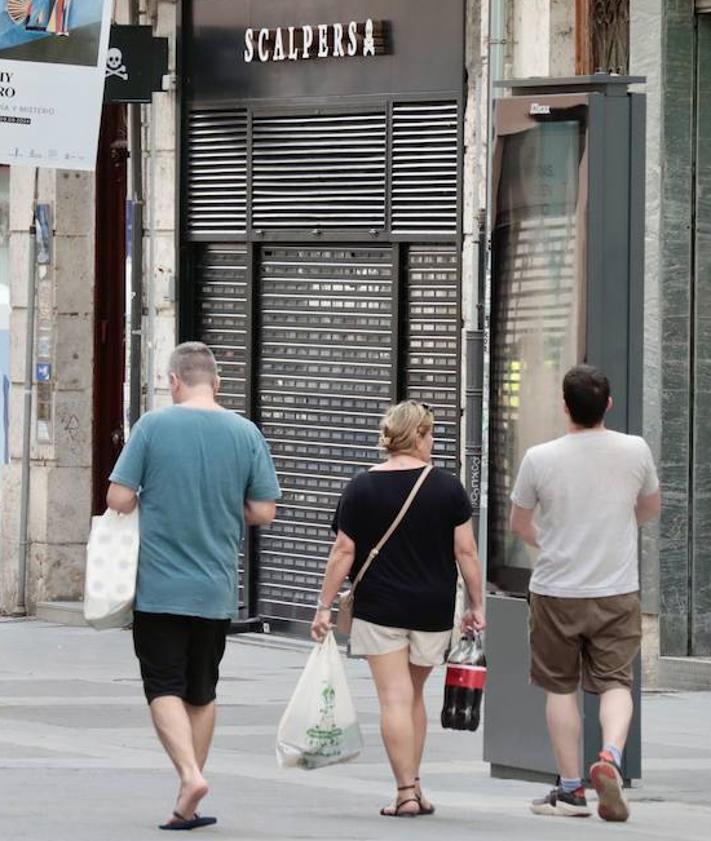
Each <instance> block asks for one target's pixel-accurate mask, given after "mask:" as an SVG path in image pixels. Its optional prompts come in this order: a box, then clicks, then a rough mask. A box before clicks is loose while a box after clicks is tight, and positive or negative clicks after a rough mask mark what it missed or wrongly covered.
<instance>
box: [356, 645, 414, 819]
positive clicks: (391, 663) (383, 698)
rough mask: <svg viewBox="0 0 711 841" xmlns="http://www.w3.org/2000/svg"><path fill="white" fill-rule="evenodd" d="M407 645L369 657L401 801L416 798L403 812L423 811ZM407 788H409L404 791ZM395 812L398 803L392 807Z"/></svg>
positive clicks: (384, 734)
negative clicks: (418, 797)
mask: <svg viewBox="0 0 711 841" xmlns="http://www.w3.org/2000/svg"><path fill="white" fill-rule="evenodd" d="M409 654H410V649H409V647H408V646H405V647H404V648H401V649H400V650H399V651H393V652H391V653H389V654H378V655H373V656H370V657H368V665H369V666H370V670H371V672H372V674H373V679H374V681H375V687H376V689H377V691H378V700H379V701H380V727H381V732H382V734H383V743H384V745H385V750H386V751H387V754H388V759H389V760H390V767H391V768H392V771H393V775H394V777H395V784H396V786H397V787H398V788H399V789H401V790H400V791H399V792H397V794H396V803H397V802H398V801H400V802H402V801H403V800H408V799H410V798H412V799H413V801H412V802H411V803H405V804H404V805H403V806H402V808H401V809H400V810H399V811H400V812H412V813H414V814H417V813H418V812H419V811H420V807H419V804H418V803H417V801H416V799H415V789H414V781H415V777H416V776H417V764H418V755H417V750H418V747H417V734H416V729H415V722H414V718H413V703H414V698H415V690H414V687H413V684H412V676H411V674H410V664H409ZM405 787H407V788H405ZM391 808H392V810H393V811H394V808H395V804H393V807H391Z"/></svg>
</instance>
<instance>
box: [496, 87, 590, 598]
mask: <svg viewBox="0 0 711 841" xmlns="http://www.w3.org/2000/svg"><path fill="white" fill-rule="evenodd" d="M501 105H503V106H504V109H505V108H506V107H508V108H509V110H510V113H511V116H512V119H511V120H510V122H509V124H508V125H507V120H506V111H505V110H504V113H503V114H502V113H498V114H497V134H498V136H497V141H496V153H495V165H494V179H495V180H494V186H495V193H494V196H495V215H494V220H493V239H492V247H493V255H492V297H491V352H490V358H491V367H490V375H491V376H490V396H489V486H488V500H489V502H488V508H489V528H488V533H489V552H488V558H489V562H488V568H489V577H490V579H491V580H492V581H493V582H494V583H495V584H496V585H498V586H499V587H500V588H501V589H503V590H506V591H508V592H513V593H516V592H518V593H523V592H525V591H527V589H528V581H529V578H530V570H531V569H532V567H533V563H534V561H535V553H534V551H533V550H532V549H530V548H529V547H527V546H526V545H525V544H524V543H523V541H521V540H520V539H519V538H516V537H514V536H513V535H512V534H511V533H510V530H509V511H510V495H511V491H512V489H513V484H514V482H515V479H516V474H517V471H518V467H519V465H520V463H521V459H522V458H523V455H524V453H525V451H526V449H527V448H528V447H531V446H533V445H534V444H539V443H542V442H543V441H547V440H550V439H551V438H555V437H557V436H559V435H561V434H563V433H564V432H565V416H564V414H563V410H562V393H561V382H562V378H563V375H564V374H565V372H566V371H567V369H568V368H569V367H571V366H572V365H574V364H576V363H577V362H579V361H580V360H581V359H582V358H583V355H584V323H585V298H584V255H585V238H586V237H585V217H586V213H585V204H586V198H587V181H586V178H585V174H584V171H585V166H584V165H583V164H584V163H585V160H586V152H585V142H586V131H585V120H584V112H585V109H584V108H582V109H581V108H580V107H578V108H575V109H556V110H555V111H553V113H552V114H548V113H547V114H546V115H545V116H543V115H541V116H537V117H535V118H533V117H531V116H530V113H532V112H533V108H530V106H528V105H527V103H525V102H524V103H521V102H516V101H515V100H514V101H511V102H503V103H501ZM529 108H530V111H529V110H528V109H529ZM581 112H582V113H581Z"/></svg>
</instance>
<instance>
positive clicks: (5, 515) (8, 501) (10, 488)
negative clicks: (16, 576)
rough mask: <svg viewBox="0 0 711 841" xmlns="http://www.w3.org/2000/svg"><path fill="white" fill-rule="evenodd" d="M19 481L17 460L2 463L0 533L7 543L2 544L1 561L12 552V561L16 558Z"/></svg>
mask: <svg viewBox="0 0 711 841" xmlns="http://www.w3.org/2000/svg"><path fill="white" fill-rule="evenodd" d="M20 482H21V469H20V463H19V462H17V461H13V462H10V464H5V465H3V468H2V517H1V518H0V523H1V526H0V533H2V537H3V541H5V543H6V544H7V545H4V546H3V555H2V559H3V561H4V560H5V559H6V558H7V557H8V555H7V553H8V552H9V553H10V554H12V556H13V558H14V560H12V561H11V562H12V563H14V562H15V561H16V559H17V544H18V540H19V534H20Z"/></svg>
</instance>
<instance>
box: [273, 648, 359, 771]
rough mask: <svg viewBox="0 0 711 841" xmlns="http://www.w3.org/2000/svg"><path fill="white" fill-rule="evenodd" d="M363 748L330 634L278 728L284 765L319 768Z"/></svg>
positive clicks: (351, 756) (310, 663)
mask: <svg viewBox="0 0 711 841" xmlns="http://www.w3.org/2000/svg"><path fill="white" fill-rule="evenodd" d="M362 748H363V737H362V736H361V732H360V727H359V725H358V718H357V716H356V711H355V707H354V706H353V701H352V699H351V693H350V691H349V689H348V683H347V682H346V673H345V670H344V668H343V661H342V660H341V654H340V652H339V650H338V646H337V645H336V640H335V638H334V636H333V633H332V632H329V634H328V636H327V637H326V639H325V640H324V641H323V642H322V643H320V644H319V645H317V646H316V647H315V648H314V649H313V651H312V652H311V655H310V656H309V659H308V661H307V663H306V667H305V669H304V671H303V672H302V674H301V677H300V678H299V682H298V683H297V684H296V689H295V690H294V694H293V695H292V696H291V700H290V701H289V704H288V706H287V708H286V710H285V711H284V715H283V716H282V717H281V721H280V722H279V728H278V730H277V741H276V753H277V761H278V762H279V765H280V766H281V767H282V768H295V767H298V768H306V769H311V768H321V767H322V766H324V765H334V764H336V763H337V762H348V760H349V759H354V758H355V757H356V756H358V754H359V753H360V752H361V750H362Z"/></svg>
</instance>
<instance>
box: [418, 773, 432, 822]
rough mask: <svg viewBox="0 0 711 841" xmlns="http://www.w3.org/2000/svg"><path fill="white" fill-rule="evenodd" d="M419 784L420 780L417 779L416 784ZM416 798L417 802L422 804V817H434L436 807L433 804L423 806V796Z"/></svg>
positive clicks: (419, 795)
mask: <svg viewBox="0 0 711 841" xmlns="http://www.w3.org/2000/svg"><path fill="white" fill-rule="evenodd" d="M419 782H420V778H419V777H415V784H417V783H419ZM415 797H416V798H417V802H418V803H419V804H420V814H421V815H434V813H435V807H434V806H433V805H432V804H431V803H430V805H429V806H423V805H422V795H421V794H415Z"/></svg>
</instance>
